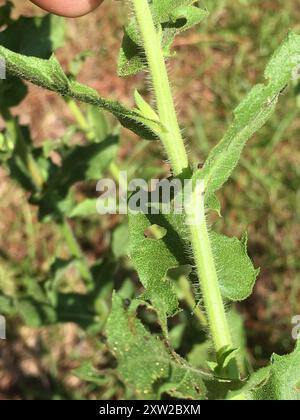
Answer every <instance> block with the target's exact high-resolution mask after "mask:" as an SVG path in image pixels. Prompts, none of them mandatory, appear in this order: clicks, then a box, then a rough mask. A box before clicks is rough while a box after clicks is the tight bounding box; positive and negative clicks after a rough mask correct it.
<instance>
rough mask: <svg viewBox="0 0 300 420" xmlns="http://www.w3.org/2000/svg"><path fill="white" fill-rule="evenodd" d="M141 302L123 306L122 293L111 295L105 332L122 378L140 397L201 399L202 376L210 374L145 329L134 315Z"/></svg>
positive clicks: (203, 388) (204, 392)
mask: <svg viewBox="0 0 300 420" xmlns="http://www.w3.org/2000/svg"><path fill="white" fill-rule="evenodd" d="M140 305H143V302H141V301H133V302H132V304H131V305H130V307H129V308H127V309H126V308H125V305H124V303H123V300H122V299H121V297H120V296H119V295H117V294H114V295H113V303H112V311H111V314H110V316H109V319H108V322H107V335H108V342H109V345H110V347H111V349H112V351H113V352H114V354H115V356H116V358H117V360H118V371H119V373H120V376H121V378H122V379H123V380H124V382H126V383H127V384H128V385H130V386H131V387H132V388H133V390H134V392H135V394H136V396H137V398H139V399H156V398H159V397H160V396H161V394H162V393H167V394H169V395H171V396H172V397H176V398H188V399H198V400H201V399H204V398H205V394H206V391H205V387H204V383H203V377H206V378H209V375H206V374H204V373H202V372H200V371H198V370H196V369H194V368H191V366H189V365H188V364H187V362H186V361H184V360H183V359H182V358H181V357H180V356H178V355H177V354H176V353H175V352H174V351H173V350H172V349H171V348H170V346H169V344H168V342H167V341H166V339H164V338H160V337H159V336H157V335H153V334H151V333H150V332H149V331H148V330H147V329H146V327H145V326H144V325H143V324H142V322H141V321H140V320H139V319H138V318H137V316H136V311H137V309H138V307H139V306H140ZM144 305H145V303H144Z"/></svg>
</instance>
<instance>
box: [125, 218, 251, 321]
mask: <svg viewBox="0 0 300 420" xmlns="http://www.w3.org/2000/svg"><path fill="white" fill-rule="evenodd" d="M155 225H157V226H159V227H160V228H163V229H165V231H166V234H165V235H164V236H163V237H162V238H161V239H156V240H155V239H152V238H150V237H149V236H147V235H146V234H145V232H147V229H149V228H150V227H151V226H152V227H153V226H155ZM158 237H159V236H158ZM210 239H211V244H212V248H213V253H214V258H215V263H216V266H217V271H218V279H219V284H220V288H221V292H222V295H223V297H224V298H225V299H229V300H231V301H241V300H244V299H246V298H247V297H248V296H249V295H250V294H251V292H252V290H253V287H254V284H255V281H256V277H257V274H258V271H257V270H255V268H254V267H253V264H252V262H251V260H250V258H249V256H248V254H247V248H246V244H247V242H246V240H243V241H241V242H240V241H239V240H238V239H237V238H228V237H226V236H223V235H220V234H217V233H215V232H213V231H211V232H210ZM129 241H130V248H129V255H130V257H131V259H132V262H133V264H134V266H135V268H136V270H137V272H138V274H139V278H140V280H141V282H142V284H143V286H144V287H145V289H146V291H145V294H144V295H143V296H144V299H150V301H151V302H152V304H153V305H154V306H155V307H156V308H158V310H162V308H164V310H165V312H166V313H167V315H168V316H170V315H173V314H174V313H176V311H177V310H178V298H177V294H176V290H175V285H174V283H173V282H172V280H170V278H168V277H167V273H168V271H169V270H170V269H172V268H177V267H180V266H188V265H193V261H192V259H191V258H190V257H189V255H188V249H189V248H190V243H189V233H188V229H187V226H186V225H185V223H184V216H183V215H176V214H173V213H171V214H158V215H151V214H149V215H147V214H130V215H129ZM156 261H159V264H156V263H155V262H156ZM155 302H156V303H155Z"/></svg>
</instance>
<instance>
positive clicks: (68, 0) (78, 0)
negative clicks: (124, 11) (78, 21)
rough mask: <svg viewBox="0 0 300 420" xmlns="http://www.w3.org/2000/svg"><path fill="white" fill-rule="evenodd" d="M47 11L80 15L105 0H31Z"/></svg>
mask: <svg viewBox="0 0 300 420" xmlns="http://www.w3.org/2000/svg"><path fill="white" fill-rule="evenodd" d="M30 1H31V2H32V3H34V4H36V5H37V6H39V7H41V8H42V9H44V10H46V11H47V12H50V13H54V14H56V15H60V16H65V17H73V18H74V17H79V16H83V15H86V14H87V13H89V12H91V11H93V10H94V9H96V7H98V6H100V4H101V3H102V2H103V0H30Z"/></svg>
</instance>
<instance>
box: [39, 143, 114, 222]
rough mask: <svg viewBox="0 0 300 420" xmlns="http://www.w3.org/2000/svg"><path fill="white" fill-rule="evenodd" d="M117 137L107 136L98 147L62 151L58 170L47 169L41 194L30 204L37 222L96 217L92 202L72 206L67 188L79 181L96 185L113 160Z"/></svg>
mask: <svg viewBox="0 0 300 420" xmlns="http://www.w3.org/2000/svg"><path fill="white" fill-rule="evenodd" d="M118 144H119V138H118V136H113V135H111V136H108V137H107V138H106V139H105V140H103V141H102V142H101V143H92V144H88V145H86V146H75V147H73V148H71V149H67V150H62V151H61V154H62V164H61V166H56V165H54V164H52V165H51V168H50V169H49V177H48V180H47V182H46V183H45V185H44V188H43V191H42V193H41V195H40V196H39V197H37V198H36V200H35V201H34V203H35V204H37V205H39V215H40V218H42V219H44V220H49V218H58V219H59V218H61V216H62V215H63V214H66V215H67V216H69V215H70V216H71V217H75V216H84V215H89V214H91V213H90V212H91V211H93V214H96V206H94V208H92V207H93V205H94V203H96V201H95V200H92V201H90V200H88V201H87V202H85V201H83V202H82V203H79V204H78V205H75V203H74V200H73V196H72V192H70V188H71V187H72V186H73V185H74V184H75V183H76V182H80V181H87V180H93V181H97V180H99V179H101V178H102V176H103V174H104V172H105V170H106V169H107V168H108V166H109V164H110V163H111V162H112V160H113V159H114V158H115V155H116V153H117V150H118Z"/></svg>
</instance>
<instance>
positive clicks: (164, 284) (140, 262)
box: [129, 214, 187, 315]
mask: <svg viewBox="0 0 300 420" xmlns="http://www.w3.org/2000/svg"><path fill="white" fill-rule="evenodd" d="M182 218H183V217H180V216H178V215H174V214H169V215H146V214H130V215H129V255H130V257H131V259H132V261H133V264H134V266H135V268H136V269H137V271H138V274H139V278H140V280H141V282H142V284H143V286H144V287H145V289H146V292H145V294H144V298H145V299H147V298H149V299H150V300H151V302H152V304H153V305H154V302H157V305H155V307H156V308H157V307H159V308H160V309H161V308H163V309H164V310H165V312H166V313H167V314H168V315H173V314H175V313H176V312H177V310H178V299H177V294H176V289H175V286H174V284H172V282H171V280H170V279H168V278H167V272H168V270H169V269H171V268H176V267H178V266H180V265H186V264H187V260H186V256H185V253H184V252H183V249H184V246H185V245H184V242H183V240H182V239H181V234H183V231H184V229H185V227H184V224H183V220H182ZM153 225H157V226H160V227H161V228H164V229H166V235H165V236H164V237H163V238H161V239H158V240H155V239H152V238H149V237H147V236H146V235H145V231H146V229H149V228H150V227H151V226H153ZM158 262H159V263H158Z"/></svg>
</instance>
